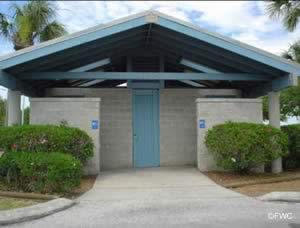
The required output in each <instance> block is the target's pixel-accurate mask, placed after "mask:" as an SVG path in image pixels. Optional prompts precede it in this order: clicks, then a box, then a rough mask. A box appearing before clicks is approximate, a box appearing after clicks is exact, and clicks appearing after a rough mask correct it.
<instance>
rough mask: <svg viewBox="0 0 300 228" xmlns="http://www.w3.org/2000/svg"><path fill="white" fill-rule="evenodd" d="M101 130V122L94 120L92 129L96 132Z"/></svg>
mask: <svg viewBox="0 0 300 228" xmlns="http://www.w3.org/2000/svg"><path fill="white" fill-rule="evenodd" d="M98 128H99V121H98V120H92V129H93V130H96V129H98Z"/></svg>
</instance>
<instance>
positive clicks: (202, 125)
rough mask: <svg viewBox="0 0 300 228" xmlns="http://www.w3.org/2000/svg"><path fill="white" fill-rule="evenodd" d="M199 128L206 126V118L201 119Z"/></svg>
mask: <svg viewBox="0 0 300 228" xmlns="http://www.w3.org/2000/svg"><path fill="white" fill-rule="evenodd" d="M199 128H205V120H199Z"/></svg>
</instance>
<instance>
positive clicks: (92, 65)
mask: <svg viewBox="0 0 300 228" xmlns="http://www.w3.org/2000/svg"><path fill="white" fill-rule="evenodd" d="M110 63H111V61H110V58H106V59H102V60H100V61H97V62H94V63H90V64H88V65H85V66H81V67H78V68H75V69H72V70H70V71H69V72H85V71H89V70H93V69H95V68H98V67H102V66H105V65H108V64H110ZM76 81H77V80H70V81H69V82H70V83H74V82H76ZM95 81H97V82H95ZM102 81H103V80H94V81H90V82H87V83H83V84H81V83H79V84H80V86H82V87H86V86H89V85H93V84H96V83H98V82H102Z"/></svg>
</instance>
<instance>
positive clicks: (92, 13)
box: [0, 1, 300, 103]
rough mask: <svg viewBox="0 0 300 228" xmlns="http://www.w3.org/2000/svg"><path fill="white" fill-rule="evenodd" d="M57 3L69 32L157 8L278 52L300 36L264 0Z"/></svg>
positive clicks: (4, 47)
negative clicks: (272, 15)
mask: <svg viewBox="0 0 300 228" xmlns="http://www.w3.org/2000/svg"><path fill="white" fill-rule="evenodd" d="M17 4H24V2H17ZM55 4H56V5H57V18H58V20H59V21H60V22H62V23H64V24H65V26H66V28H67V30H68V32H69V33H73V32H76V31H79V30H83V29H86V28H88V27H91V26H95V25H98V24H102V23H106V22H109V21H111V20H114V19H118V18H121V17H125V16H128V15H131V14H134V13H139V12H142V11H144V10H149V9H154V10H157V11H160V12H162V13H165V14H168V15H171V16H174V17H177V18H179V19H182V20H185V21H188V22H191V23H193V24H195V25H197V26H199V27H201V28H205V29H208V30H210V31H213V32H217V33H220V34H223V35H226V36H229V37H231V38H234V39H237V40H239V41H242V42H245V43H247V44H250V45H253V46H255V47H258V48H261V49H264V50H266V51H269V52H271V53H273V54H277V55H280V54H281V53H282V52H283V51H284V50H287V48H288V47H289V45H290V44H291V43H293V42H295V41H296V40H297V39H298V38H300V26H299V27H298V28H297V29H296V30H295V31H294V32H292V33H291V32H288V31H286V29H285V28H284V27H283V26H282V23H281V22H280V21H279V20H274V19H270V18H269V16H268V15H267V13H266V4H267V3H266V2H263V1H192V2H189V1H182V2H176V1H154V2H152V1H121V2H119V1H95V2H93V1H58V2H55ZM9 5H10V2H9V1H1V2H0V12H2V13H6V14H11V12H10V8H9ZM10 52H13V48H12V45H11V43H10V42H9V41H7V40H5V39H3V38H1V37H0V55H4V54H6V53H10ZM0 96H6V91H5V89H3V88H0ZM26 103H28V101H27V102H26Z"/></svg>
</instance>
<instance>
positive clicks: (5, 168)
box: [0, 152, 82, 192]
mask: <svg viewBox="0 0 300 228" xmlns="http://www.w3.org/2000/svg"><path fill="white" fill-rule="evenodd" d="M81 174H82V165H81V162H80V161H79V160H77V159H75V158H74V157H72V156H71V155H68V154H62V153H43V152H37V153H31V152H6V153H4V155H2V156H1V157H0V175H1V176H2V177H5V180H6V181H7V182H8V183H9V184H13V185H15V187H16V188H17V189H20V190H23V191H30V192H32V191H33V192H68V191H70V190H71V189H72V188H74V187H76V186H78V185H79V184H80V179H81Z"/></svg>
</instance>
